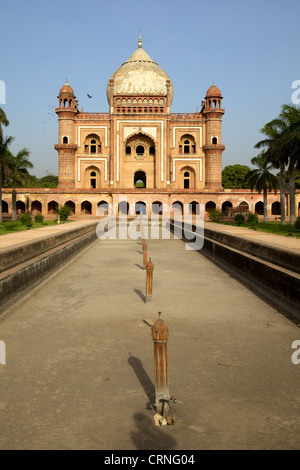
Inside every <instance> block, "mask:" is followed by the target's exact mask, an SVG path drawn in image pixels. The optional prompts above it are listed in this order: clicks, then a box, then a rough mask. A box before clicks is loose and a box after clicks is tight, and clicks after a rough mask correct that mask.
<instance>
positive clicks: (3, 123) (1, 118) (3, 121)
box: [0, 108, 9, 142]
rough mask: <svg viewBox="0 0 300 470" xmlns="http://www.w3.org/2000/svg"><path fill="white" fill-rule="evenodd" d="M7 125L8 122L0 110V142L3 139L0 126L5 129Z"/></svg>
mask: <svg viewBox="0 0 300 470" xmlns="http://www.w3.org/2000/svg"><path fill="white" fill-rule="evenodd" d="M8 125H9V120H8V119H7V117H6V114H5V112H4V111H3V109H2V108H0V142H1V141H2V139H3V131H2V126H5V127H7V126H8Z"/></svg>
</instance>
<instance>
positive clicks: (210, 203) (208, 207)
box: [205, 201, 216, 211]
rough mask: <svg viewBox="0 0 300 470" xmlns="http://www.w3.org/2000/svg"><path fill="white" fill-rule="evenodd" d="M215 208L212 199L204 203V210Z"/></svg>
mask: <svg viewBox="0 0 300 470" xmlns="http://www.w3.org/2000/svg"><path fill="white" fill-rule="evenodd" d="M215 208H216V203H215V202H214V201H208V202H207V203H206V204H205V210H206V211H211V210H213V209H215Z"/></svg>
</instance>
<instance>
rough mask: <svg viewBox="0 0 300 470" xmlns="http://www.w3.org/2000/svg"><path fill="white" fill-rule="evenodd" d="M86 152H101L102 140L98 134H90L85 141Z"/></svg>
mask: <svg viewBox="0 0 300 470" xmlns="http://www.w3.org/2000/svg"><path fill="white" fill-rule="evenodd" d="M84 152H85V153H94V154H95V153H101V140H100V138H99V137H98V136H97V135H96V134H90V135H88V136H87V137H86V139H85V142H84Z"/></svg>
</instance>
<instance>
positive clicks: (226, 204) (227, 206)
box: [222, 201, 232, 213]
mask: <svg viewBox="0 0 300 470" xmlns="http://www.w3.org/2000/svg"><path fill="white" fill-rule="evenodd" d="M231 208H232V203H231V202H230V201H225V202H223V204H222V212H226V213H228V211H229V209H231Z"/></svg>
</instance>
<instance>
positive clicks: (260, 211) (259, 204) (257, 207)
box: [255, 201, 264, 215]
mask: <svg viewBox="0 0 300 470" xmlns="http://www.w3.org/2000/svg"><path fill="white" fill-rule="evenodd" d="M255 212H256V213H257V214H258V215H263V214H264V203H263V202H262V201H258V202H257V203H256V204H255Z"/></svg>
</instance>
